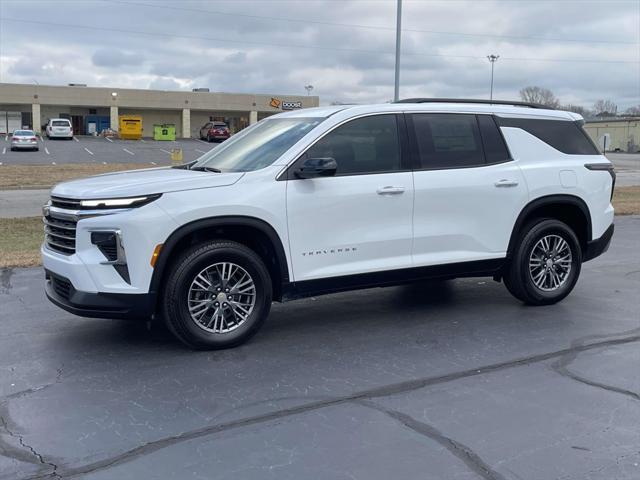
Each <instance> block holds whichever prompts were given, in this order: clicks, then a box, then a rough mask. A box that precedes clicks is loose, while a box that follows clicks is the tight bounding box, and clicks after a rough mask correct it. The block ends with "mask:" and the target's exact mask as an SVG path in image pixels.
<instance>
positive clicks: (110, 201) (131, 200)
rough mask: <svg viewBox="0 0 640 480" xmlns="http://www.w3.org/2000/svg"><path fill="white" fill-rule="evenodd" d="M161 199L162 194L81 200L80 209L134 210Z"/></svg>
mask: <svg viewBox="0 0 640 480" xmlns="http://www.w3.org/2000/svg"><path fill="white" fill-rule="evenodd" d="M158 198H160V194H159V193H158V194H155V195H145V196H140V197H127V198H98V199H95V200H80V208H83V209H93V208H95V209H103V208H134V207H141V206H142V205H146V204H147V203H151V202H153V201H154V200H157V199H158Z"/></svg>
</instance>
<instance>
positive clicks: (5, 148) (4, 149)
mask: <svg viewBox="0 0 640 480" xmlns="http://www.w3.org/2000/svg"><path fill="white" fill-rule="evenodd" d="M5 153H7V147H4V148H3V149H2V154H3V155H4V154H5Z"/></svg>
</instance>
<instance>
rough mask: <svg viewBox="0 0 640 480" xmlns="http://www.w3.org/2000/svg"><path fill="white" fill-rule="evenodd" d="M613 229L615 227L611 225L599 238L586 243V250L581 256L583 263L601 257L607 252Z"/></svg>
mask: <svg viewBox="0 0 640 480" xmlns="http://www.w3.org/2000/svg"><path fill="white" fill-rule="evenodd" d="M614 229H615V227H614V226H613V223H612V224H611V225H610V226H609V228H607V230H606V231H605V232H604V233H603V234H602V236H601V237H600V238H597V239H596V240H591V241H590V242H588V243H587V248H586V250H585V251H584V253H583V255H582V261H583V262H588V261H589V260H593V259H594V258H596V257H598V256H600V255H602V254H603V253H604V252H606V251H607V250H609V245H610V244H611V238H612V237H613V231H614Z"/></svg>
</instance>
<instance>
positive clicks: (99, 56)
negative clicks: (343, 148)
mask: <svg viewBox="0 0 640 480" xmlns="http://www.w3.org/2000/svg"><path fill="white" fill-rule="evenodd" d="M395 5H396V2H395V0H304V1H302V0H275V1H269V0H263V1H255V0H224V1H217V0H215V1H214V0H191V1H190V0H122V1H120V0H51V1H48V0H42V1H35V0H34V1H28V0H0V17H1V19H0V81H1V82H15V83H35V82H38V83H40V84H53V85H65V84H67V83H70V82H75V83H86V84H88V85H89V86H118V87H132V88H155V89H164V90H179V89H187V90H189V89H191V88H194V87H209V88H210V89H211V90H212V91H224V92H250V93H280V94H304V93H305V91H304V85H306V84H309V83H311V84H312V85H314V87H315V88H314V91H313V93H314V94H316V95H319V96H320V100H321V103H322V104H328V103H331V102H334V101H338V102H358V103H361V102H381V101H382V102H383V101H388V100H390V99H391V98H392V97H393V78H394V54H393V52H394V49H395V8H396V6H395ZM488 54H497V55H500V59H499V60H498V62H497V63H496V65H495V67H496V70H495V87H494V92H495V93H494V96H495V97H497V98H505V99H515V98H517V97H518V91H519V89H520V88H522V87H524V86H527V85H539V86H542V87H546V88H549V89H551V90H552V91H553V92H554V93H555V94H556V95H557V96H558V97H560V99H561V100H562V101H563V103H574V104H579V105H583V106H586V107H590V106H591V105H592V104H593V102H594V101H595V100H597V99H601V98H602V99H610V100H613V101H614V102H616V103H617V104H618V106H619V108H620V110H624V109H625V108H627V107H630V106H632V105H637V104H639V103H640V0H601V1H593V0H413V1H412V0H404V2H403V33H402V73H401V89H400V96H401V97H411V96H440V97H467V98H483V97H488V94H489V82H490V71H491V70H490V64H489V62H488V60H487V59H486V56H487V55H488Z"/></svg>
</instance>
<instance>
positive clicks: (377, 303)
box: [65, 281, 522, 352]
mask: <svg viewBox="0 0 640 480" xmlns="http://www.w3.org/2000/svg"><path fill="white" fill-rule="evenodd" d="M501 289H502V287H501V285H498V284H495V286H494V285H485V286H484V287H483V288H480V289H474V288H473V286H471V288H469V285H468V284H467V285H457V284H456V281H429V282H421V283H416V284H411V285H405V286H397V287H389V288H374V289H368V290H359V291H353V292H345V293H338V294H332V295H327V296H321V297H317V298H316V297H312V298H308V299H302V300H296V301H293V302H289V303H286V304H278V303H274V304H273V307H272V313H271V316H270V318H269V319H268V320H267V322H266V323H265V325H264V326H263V328H262V329H261V330H260V331H259V332H258V333H257V335H256V336H255V337H254V338H253V339H252V340H250V342H249V343H248V344H247V347H248V348H251V347H252V346H255V347H254V348H261V349H271V348H274V347H275V348H278V347H279V346H280V345H278V344H282V345H283V346H284V345H285V344H287V345H291V344H292V343H295V344H297V345H301V344H302V345H304V344H310V345H311V344H313V343H314V342H317V341H318V339H319V338H321V337H322V338H325V339H326V340H328V341H331V340H332V339H333V336H334V335H340V336H342V337H343V338H344V337H345V336H347V337H349V336H351V337H352V338H354V339H356V338H358V337H360V336H361V335H378V336H380V337H385V336H388V335H389V334H391V333H392V332H394V331H395V330H396V329H397V328H398V326H400V325H401V326H402V328H403V331H404V332H405V333H406V332H407V331H408V332H411V331H415V332H418V331H420V333H421V334H422V335H424V334H425V333H426V332H425V329H426V330H427V331H428V330H429V329H430V324H434V323H439V324H440V323H442V322H443V321H444V322H447V321H449V319H450V317H456V320H457V321H458V322H459V323H460V321H462V322H465V321H469V322H471V321H473V317H474V315H473V312H474V311H475V309H477V308H478V307H479V305H478V302H480V303H483V299H484V303H491V305H495V304H496V302H499V304H500V305H504V306H505V307H507V308H518V309H519V308H522V307H521V306H520V305H519V304H518V303H517V302H516V301H515V300H514V299H513V298H512V297H511V296H510V295H509V294H508V293H506V292H504V294H499V295H496V293H502V292H501ZM508 304H509V306H508ZM88 322H89V323H87V324H85V325H83V326H80V325H78V328H77V329H75V328H74V329H71V330H67V334H66V335H65V341H66V342H68V345H66V347H67V348H72V349H74V350H77V349H82V350H86V349H88V348H96V349H100V350H107V351H111V350H113V349H114V348H115V349H117V350H129V349H131V348H133V349H136V350H145V349H150V350H166V351H167V352H171V351H173V352H176V351H189V350H188V349H187V348H186V347H183V346H182V345H181V344H180V343H179V342H178V341H177V340H176V339H175V338H174V337H173V335H172V334H171V333H170V332H169V331H168V329H167V328H166V326H165V325H164V322H163V320H162V319H161V318H157V319H156V320H155V321H153V322H151V323H148V322H145V321H143V320H141V321H135V320H127V321H125V320H88ZM334 332H336V333H334ZM337 332H339V333H337ZM74 345H75V346H74ZM257 345H260V347H257ZM90 346H91V347H90Z"/></svg>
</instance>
